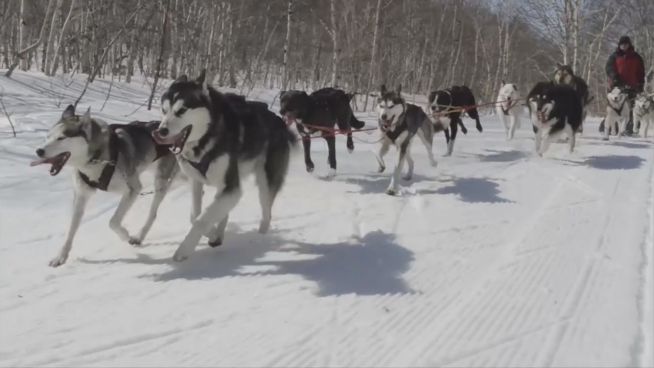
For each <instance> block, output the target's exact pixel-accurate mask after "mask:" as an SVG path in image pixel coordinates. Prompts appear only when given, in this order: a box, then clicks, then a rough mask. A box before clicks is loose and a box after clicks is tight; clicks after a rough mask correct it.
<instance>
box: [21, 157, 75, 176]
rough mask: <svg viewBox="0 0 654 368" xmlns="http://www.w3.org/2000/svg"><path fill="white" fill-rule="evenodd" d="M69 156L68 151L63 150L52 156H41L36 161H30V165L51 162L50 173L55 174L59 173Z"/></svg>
mask: <svg viewBox="0 0 654 368" xmlns="http://www.w3.org/2000/svg"><path fill="white" fill-rule="evenodd" d="M69 158H70V152H63V153H60V154H58V155H56V156H54V157H48V158H42V159H39V160H36V161H32V162H31V163H30V166H36V165H44V164H51V165H52V166H51V167H50V175H52V176H55V175H57V174H59V172H60V171H61V169H62V168H63V167H64V165H65V164H66V161H68V159H69Z"/></svg>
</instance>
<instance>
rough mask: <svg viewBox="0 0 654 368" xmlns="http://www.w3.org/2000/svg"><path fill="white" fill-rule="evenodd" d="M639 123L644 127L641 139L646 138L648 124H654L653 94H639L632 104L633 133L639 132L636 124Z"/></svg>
mask: <svg viewBox="0 0 654 368" xmlns="http://www.w3.org/2000/svg"><path fill="white" fill-rule="evenodd" d="M638 122H640V124H641V125H643V126H644V129H645V130H644V132H643V137H645V138H647V130H648V129H649V124H650V123H654V94H652V95H647V94H645V93H641V94H639V95H638V97H636V102H635V103H634V133H635V134H638V132H639V130H640V129H638V128H637V124H636V123H638Z"/></svg>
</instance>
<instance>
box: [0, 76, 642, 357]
mask: <svg viewBox="0 0 654 368" xmlns="http://www.w3.org/2000/svg"><path fill="white" fill-rule="evenodd" d="M83 82H84V79H83V77H82V76H75V77H70V76H66V77H55V78H49V77H45V76H43V75H40V74H37V73H22V72H15V73H14V77H13V78H12V79H11V80H9V79H6V78H4V77H0V87H1V88H0V91H3V101H4V103H5V105H6V106H7V109H8V111H9V112H10V113H11V114H12V115H11V118H12V121H14V123H15V124H16V129H17V131H18V138H15V139H14V138H12V137H11V135H10V132H11V131H10V129H9V126H8V124H7V122H6V118H5V117H4V116H3V117H2V119H3V120H0V172H2V175H0V326H1V327H0V365H2V366H15V365H20V366H36V365H45V366H48V365H50V366H51V365H57V366H62V365H63V366H72V365H76V366H80V365H81V366H145V365H147V366H153V365H167V366H168V365H184V366H213V365H221V366H343V365H347V366H491V367H497V366H519V367H531V366H534V367H542V366H593V367H600V366H636V365H638V366H653V365H654V358H653V355H654V354H653V353H654V347H653V329H654V326H653V325H652V313H654V310H653V307H652V306H653V297H654V296H653V293H654V292H653V291H654V284H653V272H654V266H653V263H652V262H653V261H654V257H653V252H654V249H653V248H654V245H653V238H654V237H653V235H652V232H653V229H654V226H653V224H652V222H653V217H652V216H653V214H652V213H653V209H652V206H653V203H654V202H653V199H652V198H653V192H654V187H653V185H652V182H653V174H654V149H653V144H652V141H651V138H650V140H649V141H647V140H645V139H643V138H623V139H619V140H618V139H613V138H612V140H611V141H610V142H603V141H601V139H600V136H599V134H598V133H597V125H598V122H599V119H590V121H589V122H588V123H587V125H586V129H585V133H584V136H583V137H581V138H580V139H579V140H578V145H577V150H576V152H575V153H573V154H569V153H567V145H565V144H554V145H553V146H552V147H551V149H550V152H549V153H548V154H547V155H546V157H544V158H539V157H537V156H535V155H534V153H533V145H534V143H533V133H532V132H531V127H530V126H529V124H528V123H525V122H524V121H523V124H522V128H521V129H520V130H519V131H518V132H517V134H516V139H515V140H513V141H509V142H507V141H506V140H505V139H504V130H503V128H501V127H500V125H499V122H498V121H497V120H496V119H495V118H494V117H493V116H482V124H483V125H484V128H485V130H484V133H482V134H479V133H477V132H476V131H475V129H474V128H472V129H469V133H468V135H467V136H463V135H461V137H460V139H458V141H457V144H456V146H455V149H454V155H453V156H452V157H441V155H442V154H443V153H444V152H445V144H444V139H443V137H442V135H439V136H437V137H435V139H434V145H435V147H434V152H435V153H436V156H437V158H438V161H439V165H438V167H437V168H432V167H430V166H429V165H428V160H427V157H426V155H425V153H424V149H422V147H419V146H418V147H414V149H413V152H414V154H413V155H414V158H415V161H416V169H415V173H416V174H415V177H414V180H413V181H411V182H403V183H402V184H403V185H402V190H401V195H400V196H397V197H390V196H388V195H386V194H384V191H385V189H386V187H387V185H388V182H389V180H390V172H391V170H392V167H393V166H392V165H393V164H394V162H395V159H396V156H395V153H394V152H393V151H391V152H390V153H389V155H388V156H387V167H388V168H387V171H386V172H385V173H382V174H378V173H376V168H377V164H376V161H375V159H374V156H373V154H372V152H373V151H376V150H377V148H378V146H377V144H374V143H373V142H375V141H376V140H377V138H378V136H377V133H376V132H374V133H371V134H367V133H359V134H358V135H356V137H355V145H356V149H355V151H354V153H352V154H348V153H347V151H346V149H345V142H344V140H343V139H342V137H339V139H338V142H337V148H338V153H337V159H338V164H339V168H338V174H337V176H336V177H335V178H333V179H329V178H328V177H327V175H326V174H327V172H328V165H327V163H326V159H327V156H326V147H325V144H324V143H323V142H320V141H316V142H315V144H314V145H313V157H314V162H315V163H316V171H317V173H314V174H308V173H306V172H305V170H304V163H303V160H302V154H301V149H300V148H298V149H296V150H295V152H294V155H293V158H292V162H291V168H290V172H289V175H288V178H287V183H286V185H285V187H284V189H283V191H282V192H281V194H280V196H279V197H278V200H277V202H276V204H275V207H274V208H273V222H272V231H271V232H270V233H269V234H266V235H260V234H258V233H257V226H258V222H259V218H260V211H259V208H258V199H257V196H256V190H252V189H253V188H254V185H253V183H252V182H248V183H247V184H246V186H245V195H244V197H243V200H242V201H241V203H240V204H239V205H238V206H237V208H236V209H235V210H234V212H233V213H232V215H231V216H230V224H229V226H228V228H227V234H226V239H225V244H224V245H223V246H221V247H219V248H217V249H212V248H209V247H207V246H206V240H205V241H204V242H203V243H202V244H201V245H200V246H199V247H198V250H197V251H196V253H195V254H193V256H192V257H191V258H190V259H189V260H187V261H185V262H183V263H175V262H172V260H171V257H172V255H173V252H174V250H175V249H176V247H177V245H178V244H179V242H180V241H181V239H182V238H183V237H184V235H185V234H186V232H187V231H188V230H189V226H190V224H189V214H190V194H189V190H188V188H187V185H186V183H185V182H184V181H183V180H181V179H180V180H178V181H177V182H176V183H175V185H174V189H173V190H172V191H171V192H170V194H169V196H168V197H167V198H166V199H165V200H164V202H163V204H162V206H161V209H160V212H159V216H158V218H157V221H156V222H155V224H154V226H153V229H152V231H151V233H150V235H149V236H148V238H147V239H146V246H145V247H143V248H134V247H131V246H129V245H128V244H126V243H123V242H121V241H120V240H119V239H118V237H117V236H116V235H115V234H114V233H113V232H112V231H111V230H110V229H109V227H108V222H109V217H110V216H111V214H112V211H113V210H114V208H115V206H116V204H117V201H118V198H117V197H115V196H112V195H109V194H106V193H99V194H97V195H96V196H95V197H93V198H92V200H91V202H90V204H89V207H88V209H87V212H86V216H85V218H84V220H83V223H82V226H81V228H80V230H79V232H78V234H77V237H76V239H75V241H74V243H73V249H72V252H71V257H70V259H69V260H68V262H67V263H66V264H65V265H63V266H62V267H59V268H50V267H48V266H47V263H48V261H49V260H50V259H51V258H52V257H53V256H54V255H55V254H56V252H57V251H58V249H59V247H60V246H61V245H62V243H63V241H64V236H65V232H66V229H67V227H68V222H69V220H70V218H69V216H70V213H71V207H72V190H71V184H70V174H71V173H72V170H71V169H69V168H64V171H63V172H62V173H61V174H60V175H59V176H56V177H50V176H49V175H48V172H47V171H48V170H47V168H45V167H29V165H28V163H29V161H30V160H31V159H32V158H33V155H34V154H33V152H34V150H35V148H36V147H37V146H38V145H39V143H40V142H41V141H42V139H43V137H44V136H45V133H46V131H47V129H48V128H49V127H50V126H51V125H52V124H53V123H54V122H55V121H56V120H57V118H58V117H59V116H60V114H61V112H62V111H63V109H64V107H65V106H66V105H67V104H68V103H71V102H73V101H74V100H75V99H76V98H77V96H78V95H79V93H80V91H81V89H82V88H83ZM110 85H111V82H110V81H105V80H98V81H96V82H94V83H93V84H91V85H90V88H89V91H88V92H87V94H86V95H85V98H84V99H83V100H82V102H81V103H80V108H83V109H85V108H86V107H87V106H91V107H92V113H93V114H94V115H95V116H98V117H101V118H103V119H106V120H109V121H112V122H127V121H129V120H134V119H137V118H138V119H156V118H158V113H157V111H158V110H157V109H158V108H154V109H153V110H152V111H150V112H148V111H147V110H146V109H145V108H143V107H141V108H140V109H139V106H142V105H143V103H144V101H146V99H147V96H148V95H149V93H148V89H149V87H148V85H147V84H146V83H144V82H133V83H132V84H131V85H128V84H124V83H118V82H114V84H113V86H112V89H111V96H110V97H109V98H108V99H107V96H106V94H107V90H108V88H109V86H110ZM164 87H165V83H164ZM277 92H278V91H266V90H254V91H252V93H251V94H250V97H251V98H254V99H258V100H262V101H268V102H270V101H272V100H273V99H275V98H276V95H277ZM103 105H105V106H104V109H102V106H103ZM272 109H273V110H277V109H278V106H277V105H276V104H275V105H274V106H273V107H272ZM135 110H136V112H135V113H133V112H134V111H135ZM132 113H133V114H132ZM360 117H361V118H363V119H364V120H366V121H367V122H368V123H370V124H375V123H374V117H373V116H371V115H368V114H363V113H362V114H360ZM466 125H467V126H468V127H469V128H470V127H473V125H472V121H470V120H466ZM367 142H368V143H367ZM299 146H300V145H299ZM144 181H145V182H146V183H150V182H151V179H150V177H149V174H148V173H146V174H144ZM149 190H150V188H149V187H147V186H146V188H145V189H144V195H143V196H142V198H140V199H139V200H138V201H137V203H136V205H135V206H134V208H133V210H132V211H131V212H130V213H129V214H128V217H127V220H126V226H127V227H128V229H130V230H131V231H136V230H137V229H138V228H139V227H140V226H141V225H142V222H143V218H144V216H145V214H146V213H147V209H148V205H149V201H150V199H151V195H148V194H147V192H148V191H149ZM209 192H210V193H209V194H208V195H210V194H212V192H211V191H209Z"/></svg>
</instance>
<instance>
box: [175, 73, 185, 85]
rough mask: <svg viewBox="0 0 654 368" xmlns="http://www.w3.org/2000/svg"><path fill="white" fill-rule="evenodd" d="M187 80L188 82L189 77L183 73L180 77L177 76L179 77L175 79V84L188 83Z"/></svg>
mask: <svg viewBox="0 0 654 368" xmlns="http://www.w3.org/2000/svg"><path fill="white" fill-rule="evenodd" d="M186 82H188V77H187V76H186V74H182V75H180V76H179V77H177V79H175V81H174V82H173V84H175V83H186Z"/></svg>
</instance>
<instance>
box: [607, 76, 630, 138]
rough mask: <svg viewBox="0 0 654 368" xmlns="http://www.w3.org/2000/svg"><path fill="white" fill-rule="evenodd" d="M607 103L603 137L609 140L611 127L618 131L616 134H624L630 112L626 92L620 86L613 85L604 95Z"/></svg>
mask: <svg viewBox="0 0 654 368" xmlns="http://www.w3.org/2000/svg"><path fill="white" fill-rule="evenodd" d="M606 99H607V101H608V104H607V106H606V120H605V123H604V137H603V138H602V139H604V140H605V141H608V140H609V132H610V130H611V129H612V128H614V127H615V129H616V130H617V131H618V136H622V135H624V132H625V130H626V128H627V122H628V121H629V115H630V113H631V106H629V101H628V95H627V92H626V91H624V90H623V89H622V88H620V87H613V89H612V90H611V92H609V93H608V94H607V95H606Z"/></svg>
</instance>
